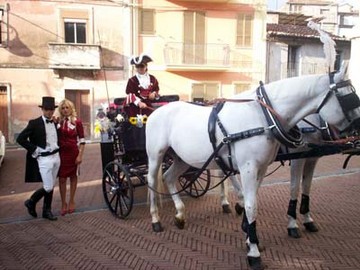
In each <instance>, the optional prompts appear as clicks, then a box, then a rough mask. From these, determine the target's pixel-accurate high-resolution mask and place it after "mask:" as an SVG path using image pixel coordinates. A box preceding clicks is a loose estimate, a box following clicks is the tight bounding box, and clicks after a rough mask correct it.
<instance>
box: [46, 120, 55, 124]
mask: <svg viewBox="0 0 360 270" xmlns="http://www.w3.org/2000/svg"><path fill="white" fill-rule="evenodd" d="M47 123H54V121H53V120H49V119H46V124H47Z"/></svg>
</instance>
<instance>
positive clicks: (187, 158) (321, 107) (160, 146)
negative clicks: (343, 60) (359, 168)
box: [146, 67, 360, 269]
mask: <svg viewBox="0 0 360 270" xmlns="http://www.w3.org/2000/svg"><path fill="white" fill-rule="evenodd" d="M344 76H345V68H344V67H343V68H342V69H341V71H340V72H338V73H336V74H335V75H334V74H333V73H332V74H331V76H330V74H325V75H309V76H304V77H296V78H290V79H285V80H280V81H277V82H273V83H270V84H267V85H264V86H263V87H259V89H260V90H264V89H265V90H266V92H267V96H268V98H269V100H270V102H271V103H272V108H270V107H269V106H267V107H268V108H267V111H271V112H272V117H273V118H277V119H278V121H279V122H281V123H282V127H283V129H285V131H286V132H287V131H290V130H291V128H292V127H294V126H295V125H296V124H297V123H298V122H299V121H300V120H301V119H303V118H304V117H306V116H308V115H310V114H313V113H315V112H318V113H319V114H320V115H321V117H322V118H323V119H324V120H325V121H326V122H328V123H329V124H331V125H333V126H334V127H336V128H337V129H339V130H345V129H346V128H348V126H349V125H350V124H351V121H353V119H350V121H348V120H347V119H346V118H347V115H345V113H344V111H343V108H342V107H341V105H340V102H339V100H338V96H337V95H341V96H343V95H346V94H350V93H351V89H350V87H342V88H341V89H337V88H336V86H337V85H336V84H337V83H339V82H341V81H343V79H344ZM330 86H331V88H330ZM336 89H337V90H336ZM263 95H264V92H263V91H262V93H258V94H256V92H255V91H253V92H252V93H251V97H252V98H253V100H254V101H250V102H246V103H238V102H225V104H224V105H223V107H222V110H221V111H220V112H219V113H218V119H219V121H220V122H221V123H222V129H225V130H226V132H227V134H228V136H224V135H223V131H222V129H221V128H219V126H216V133H215V137H216V140H217V143H219V145H221V142H222V143H225V144H226V145H230V147H229V148H230V150H231V153H229V151H228V147H223V148H220V150H218V153H217V154H218V156H220V157H223V160H224V161H225V163H226V164H227V166H228V167H231V165H232V167H233V169H234V170H236V171H237V172H239V173H240V177H241V187H242V190H243V194H244V206H245V213H244V218H243V224H242V229H243V230H244V232H245V233H246V234H247V237H248V243H249V245H248V246H249V251H248V254H247V257H248V262H249V265H250V266H251V267H252V268H254V269H263V268H264V266H263V264H262V261H261V258H260V252H259V249H258V244H259V240H258V237H257V233H256V218H257V191H258V187H259V186H260V184H261V182H262V180H263V177H264V175H265V173H266V170H267V167H268V165H269V164H271V163H272V162H273V160H274V159H275V157H276V155H277V153H278V149H279V146H280V142H279V141H278V140H277V139H276V138H275V137H274V135H273V133H272V132H271V130H270V129H272V128H274V126H271V127H269V125H268V122H267V120H266V118H265V117H264V113H263V111H262V108H261V106H265V105H261V103H260V102H259V101H258V96H261V97H262V96H263ZM355 95H356V94H355ZM261 97H260V98H261ZM359 103H360V102H359ZM359 105H360V104H358V105H357V107H360V106H359ZM357 109H358V108H357ZM211 111H212V109H211V108H209V107H202V106H197V105H193V104H189V103H186V102H182V101H178V102H172V103H169V104H167V105H165V106H163V107H160V108H159V109H157V110H156V111H154V112H153V113H152V114H151V116H150V117H149V118H148V122H147V127H146V152H147V156H148V175H147V181H148V187H149V195H150V197H149V198H150V213H151V217H152V225H153V230H154V231H155V232H160V231H162V230H163V227H162V225H161V221H160V215H159V208H158V199H157V193H156V192H154V190H157V189H158V186H159V184H160V183H161V182H162V180H161V170H160V168H161V164H162V161H163V158H164V156H165V154H166V152H167V151H168V149H170V148H171V149H172V151H171V152H172V153H174V154H175V155H174V157H173V164H172V165H171V167H170V168H169V169H168V170H167V171H166V172H165V174H164V175H163V178H164V182H165V183H166V184H167V187H168V191H169V192H170V193H171V194H172V199H173V201H174V204H175V208H176V214H175V224H176V225H177V226H178V227H179V228H180V229H182V228H184V224H185V205H184V203H183V202H182V200H181V197H180V195H179V194H178V193H177V188H176V181H177V180H178V178H179V176H180V175H181V174H182V173H183V172H185V171H186V170H187V169H188V168H189V166H193V167H196V168H203V167H204V164H205V165H206V167H207V168H208V169H219V165H218V163H216V161H215V160H211V159H210V158H211V157H213V156H214V155H213V154H214V149H213V146H212V143H211V142H210V140H209V134H208V120H209V116H210V114H211ZM352 117H355V118H359V117H360V109H359V111H356V115H355V116H352ZM261 130H263V132H261ZM231 134H238V135H239V134H240V135H241V136H243V137H244V139H241V140H240V139H239V140H232V136H231ZM252 134H260V135H257V136H252ZM241 136H240V137H241ZM229 156H230V157H231V159H230V158H229Z"/></svg>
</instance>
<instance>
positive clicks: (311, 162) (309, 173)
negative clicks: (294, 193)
mask: <svg viewBox="0 0 360 270" xmlns="http://www.w3.org/2000/svg"><path fill="white" fill-rule="evenodd" d="M317 161H318V159H317V158H311V159H308V160H306V163H305V167H304V173H303V175H304V176H303V180H302V195H301V205H300V214H302V215H303V218H304V223H303V224H304V226H305V229H306V230H307V231H309V232H317V231H318V230H319V229H318V227H317V226H316V224H315V222H314V220H313V219H312V218H311V216H310V189H311V183H312V179H313V176H314V171H315V166H316V163H317Z"/></svg>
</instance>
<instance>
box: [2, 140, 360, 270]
mask: <svg viewBox="0 0 360 270" xmlns="http://www.w3.org/2000/svg"><path fill="white" fill-rule="evenodd" d="M85 153H86V154H85V157H84V162H83V165H82V166H81V176H80V181H79V187H78V191H77V211H76V212H75V213H74V214H72V215H66V216H64V217H59V219H58V221H56V222H50V221H47V220H43V219H41V218H38V219H32V218H31V217H29V216H28V214H27V212H26V209H25V208H24V206H23V202H24V200H25V199H26V198H28V197H29V195H30V194H31V192H32V191H33V190H34V189H35V188H37V187H38V184H25V183H24V182H23V176H24V159H25V152H24V151H23V150H22V149H17V148H14V149H10V150H8V152H7V155H6V160H5V163H4V165H3V166H2V167H1V170H0V223H1V224H0V269H196V270H197V269H248V266H247V262H246V247H245V243H244V241H245V239H244V235H243V233H242V232H241V229H240V224H241V218H239V217H238V216H237V215H236V214H235V211H233V213H231V214H223V213H222V210H221V207H220V203H219V196H218V194H217V192H216V191H211V192H209V193H208V194H206V195H205V196H203V197H201V198H197V199H193V198H189V197H186V196H185V197H184V201H185V205H186V209H187V223H186V226H185V229H184V230H178V229H177V228H175V226H174V225H173V218H174V207H173V203H172V202H170V201H164V203H163V207H162V209H161V212H160V213H161V217H162V222H163V225H164V227H165V231H164V232H162V233H154V232H152V228H151V224H150V222H151V219H150V215H149V209H148V206H147V205H146V203H145V202H146V187H138V188H137V189H136V191H135V199H136V205H135V206H134V208H133V210H132V212H131V215H130V217H129V218H128V219H126V220H120V219H117V218H115V217H113V216H112V215H111V213H110V211H108V210H107V209H106V207H105V204H104V199H103V197H102V192H101V170H102V169H101V162H100V146H99V144H89V145H87V146H86V152H85ZM344 159H345V156H342V155H333V156H328V157H324V158H322V159H321V160H320V162H319V165H318V167H317V169H316V173H315V181H314V184H313V187H312V194H311V195H312V196H311V210H312V213H313V217H314V219H315V221H316V222H317V224H318V225H319V228H320V230H319V232H317V233H308V232H306V231H305V230H304V228H303V227H301V230H302V238H300V239H291V238H289V237H288V236H287V231H286V225H287V217H286V210H287V204H288V194H289V183H288V178H289V167H288V163H286V165H285V166H283V167H281V168H280V169H278V170H277V171H276V172H275V173H273V174H271V175H270V176H268V177H267V178H266V179H265V181H264V183H263V186H262V187H261V188H260V190H259V195H258V198H259V213H258V220H257V228H258V236H259V239H260V242H261V244H262V245H264V246H265V250H264V252H262V259H263V261H264V263H265V264H266V265H267V269H289V270H290V269H306V270H309V269H321V270H324V269H332V270H333V269H339V270H340V269H360V256H359V252H360V197H359V192H360V185H359V184H360V157H359V156H358V157H354V158H353V159H352V160H351V161H350V163H349V166H348V168H347V169H346V170H344V169H341V167H342V163H343V161H344ZM278 165H279V163H275V164H273V165H272V166H271V167H270V169H269V171H272V170H273V169H275V168H276V167H277V166H278ZM231 202H232V204H234V202H235V197H234V195H233V194H232V195H231ZM59 207H60V196H59V193H58V190H57V189H56V190H55V196H54V206H53V208H54V212H55V214H57V215H58V214H59ZM38 211H40V209H38Z"/></svg>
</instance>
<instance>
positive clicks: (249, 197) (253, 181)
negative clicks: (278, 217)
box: [240, 161, 264, 269]
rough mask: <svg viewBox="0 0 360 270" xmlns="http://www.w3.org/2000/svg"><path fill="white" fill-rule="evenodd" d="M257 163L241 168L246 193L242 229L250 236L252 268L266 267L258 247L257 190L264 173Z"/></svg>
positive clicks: (249, 255) (249, 252)
mask: <svg viewBox="0 0 360 270" xmlns="http://www.w3.org/2000/svg"><path fill="white" fill-rule="evenodd" d="M255 164H256V163H252V162H251V161H248V162H247V163H246V165H245V166H243V167H242V168H241V169H240V172H241V183H242V187H243V192H244V193H243V194H244V205H245V214H244V217H243V223H242V226H241V227H242V229H243V230H244V231H245V233H246V234H247V237H248V240H247V241H248V248H249V251H248V253H247V258H248V263H249V265H250V267H251V268H252V269H264V265H263V263H262V261H261V257H260V251H259V249H258V244H259V240H258V237H257V233H256V216H257V198H256V196H257V190H258V187H259V185H260V183H261V181H262V177H261V176H262V175H263V174H262V173H261V174H260V172H259V171H258V168H257V166H256V165H255Z"/></svg>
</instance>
